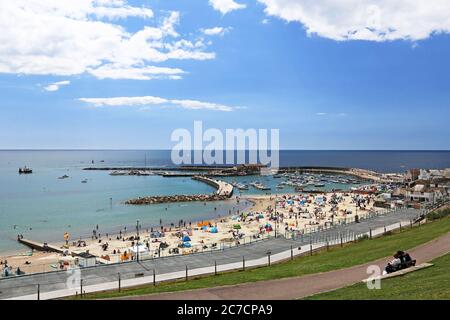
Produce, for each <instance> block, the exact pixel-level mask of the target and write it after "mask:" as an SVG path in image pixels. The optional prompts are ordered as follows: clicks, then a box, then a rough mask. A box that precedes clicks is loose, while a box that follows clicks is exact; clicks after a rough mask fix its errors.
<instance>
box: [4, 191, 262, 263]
mask: <svg viewBox="0 0 450 320" xmlns="http://www.w3.org/2000/svg"><path fill="white" fill-rule="evenodd" d="M255 196H256V197H258V195H246V196H239V198H240V199H242V200H245V201H246V202H248V204H246V205H245V206H244V207H243V208H241V207H240V208H238V209H237V210H239V211H240V212H242V211H245V210H250V209H251V208H252V207H253V206H254V201H252V200H251V199H250V198H253V197H255ZM219 201H220V202H221V203H224V204H231V203H233V204H236V203H235V201H236V200H235V199H233V198H228V199H226V200H219ZM219 201H218V202H219ZM185 203H186V204H187V203H190V202H179V203H176V202H174V203H168V205H171V204H173V205H183V204H185ZM233 214H234V212H231V213H226V214H224V215H220V214H219V215H217V214H216V213H215V212H214V211H210V212H208V213H206V214H205V216H204V218H203V219H200V220H198V221H197V220H194V221H191V222H192V224H193V225H194V224H195V225H196V224H197V223H198V222H201V221H205V220H208V221H216V220H218V219H223V218H226V217H228V216H232V215H233ZM196 219H197V218H196ZM124 227H126V228H127V230H129V232H130V233H132V232H133V231H134V232H136V230H135V229H133V228H135V225H131V224H129V225H128V224H127V225H122V226H111V227H106V228H105V229H103V230H104V233H105V234H106V233H107V234H108V235H109V236H117V235H119V232H120V230H121V228H122V229H123V228H124ZM152 227H153V228H154V229H158V228H160V225H148V228H147V226H146V228H145V229H150V228H152ZM163 228H170V224H164V223H163ZM90 234H92V232H91V233H90ZM80 238H81V240H86V239H90V235H89V232H88V231H86V232H82V233H80V234H79V236H78V237H76V238H75V237H74V238H72V239H71V240H72V241H76V240H79V239H80ZM11 240H14V241H16V242H17V243H19V242H18V241H17V239H12V238H11ZM29 240H34V239H32V238H30V239H29ZM35 241H36V242H39V241H38V240H35ZM41 242H42V243H43V241H41ZM46 242H47V243H49V244H53V245H57V246H62V245H63V244H64V243H63V242H61V241H58V240H51V239H50V241H46ZM20 245H21V246H22V248H20V249H11V250H6V251H2V252H0V259H3V260H4V259H5V258H11V257H18V256H26V255H27V254H28V253H29V252H30V251H31V248H29V247H27V246H26V245H24V244H20ZM36 252H41V251H36V250H34V253H36Z"/></svg>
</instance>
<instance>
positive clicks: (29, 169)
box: [19, 166, 33, 174]
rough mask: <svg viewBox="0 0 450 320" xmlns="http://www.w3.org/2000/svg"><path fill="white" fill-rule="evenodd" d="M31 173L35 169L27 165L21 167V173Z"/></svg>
mask: <svg viewBox="0 0 450 320" xmlns="http://www.w3.org/2000/svg"><path fill="white" fill-rule="evenodd" d="M30 173H33V170H32V169H31V168H28V167H27V166H25V167H23V168H19V174H30Z"/></svg>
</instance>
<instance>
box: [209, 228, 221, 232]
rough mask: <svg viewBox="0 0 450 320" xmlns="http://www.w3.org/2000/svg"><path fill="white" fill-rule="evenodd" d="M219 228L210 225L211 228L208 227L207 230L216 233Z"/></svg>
mask: <svg viewBox="0 0 450 320" xmlns="http://www.w3.org/2000/svg"><path fill="white" fill-rule="evenodd" d="M218 231H219V230H217V227H212V228H211V229H209V232H211V233H217V232H218Z"/></svg>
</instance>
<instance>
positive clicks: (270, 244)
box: [0, 209, 420, 299]
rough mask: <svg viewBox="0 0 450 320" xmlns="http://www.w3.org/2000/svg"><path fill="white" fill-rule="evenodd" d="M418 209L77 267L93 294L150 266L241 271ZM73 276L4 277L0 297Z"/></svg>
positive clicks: (49, 294)
mask: <svg viewBox="0 0 450 320" xmlns="http://www.w3.org/2000/svg"><path fill="white" fill-rule="evenodd" d="M419 213H420V211H418V210H414V209H402V210H398V211H395V212H392V213H389V214H386V215H382V216H377V217H373V218H370V219H367V220H363V221H361V222H360V223H353V224H347V225H341V226H337V227H335V228H332V229H328V230H324V231H320V232H317V233H315V234H310V235H309V234H308V235H305V236H303V237H301V238H299V239H296V240H292V239H286V238H283V237H280V238H277V239H275V238H271V239H269V240H264V241H259V242H255V243H251V244H247V245H241V246H238V247H234V248H231V249H225V250H223V251H222V250H217V251H213V252H207V253H206V252H205V253H200V254H192V255H179V256H172V257H165V258H159V259H151V260H146V261H142V262H139V263H136V262H129V263H122V264H111V265H103V266H98V267H94V268H85V269H81V270H80V272H81V274H80V277H81V279H82V280H83V283H82V284H83V291H86V292H93V291H95V290H97V291H98V290H111V289H115V288H117V286H118V277H119V273H120V277H121V280H122V287H126V286H131V285H138V284H145V283H152V282H153V270H155V272H156V279H157V280H156V281H164V280H173V279H177V278H183V277H184V275H185V269H186V266H188V268H189V275H191V276H192V275H194V274H204V273H211V272H214V265H215V263H217V266H218V271H225V270H232V269H239V268H240V267H241V266H242V261H243V257H245V261H246V265H247V266H249V267H250V266H251V265H253V266H257V265H264V264H266V263H267V260H268V258H267V255H268V251H270V252H271V257H272V260H271V261H272V262H275V261H277V260H282V259H288V258H289V257H290V252H289V250H290V248H294V255H298V254H301V253H304V252H305V251H306V252H307V251H308V250H309V247H310V244H312V245H313V247H318V246H324V245H326V244H325V242H326V241H328V242H329V243H331V244H333V243H334V244H337V243H339V242H340V241H341V239H342V241H343V242H348V241H352V240H353V239H354V238H355V236H358V235H362V234H367V233H368V232H369V230H372V231H373V235H374V236H375V235H376V234H381V233H383V228H384V227H386V226H388V228H387V229H386V230H390V229H395V228H398V226H399V222H402V225H403V226H404V227H407V226H409V224H410V223H409V222H410V220H411V219H414V218H416V217H417V216H418V214H419ZM296 248H297V249H296ZM299 248H301V250H299ZM72 279H73V275H72V274H71V273H68V272H64V271H62V272H51V273H46V274H32V275H26V276H21V277H11V278H2V279H0V299H8V298H19V297H22V298H25V299H35V298H36V295H37V288H38V285H39V288H40V293H41V295H40V298H41V299H53V298H56V297H60V296H65V295H70V294H75V292H76V291H78V292H79V291H80V290H81V286H80V285H75V286H74V285H73V283H72ZM71 283H72V284H71Z"/></svg>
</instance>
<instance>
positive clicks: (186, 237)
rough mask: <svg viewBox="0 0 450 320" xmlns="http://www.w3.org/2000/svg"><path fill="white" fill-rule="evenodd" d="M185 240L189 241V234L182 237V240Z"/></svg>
mask: <svg viewBox="0 0 450 320" xmlns="http://www.w3.org/2000/svg"><path fill="white" fill-rule="evenodd" d="M187 241H191V238H189V236H184V237H183V242H187Z"/></svg>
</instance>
